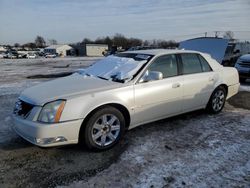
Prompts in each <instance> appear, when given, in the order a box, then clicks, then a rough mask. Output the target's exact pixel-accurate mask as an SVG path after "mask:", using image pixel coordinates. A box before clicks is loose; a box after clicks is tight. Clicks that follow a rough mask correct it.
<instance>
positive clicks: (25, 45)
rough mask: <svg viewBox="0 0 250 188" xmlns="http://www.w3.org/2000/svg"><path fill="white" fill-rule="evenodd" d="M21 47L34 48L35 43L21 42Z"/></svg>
mask: <svg viewBox="0 0 250 188" xmlns="http://www.w3.org/2000/svg"><path fill="white" fill-rule="evenodd" d="M22 47H28V48H31V49H34V48H36V44H35V43H33V42H29V43H26V44H23V45H22Z"/></svg>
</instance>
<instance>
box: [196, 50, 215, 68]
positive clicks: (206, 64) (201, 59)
mask: <svg viewBox="0 0 250 188" xmlns="http://www.w3.org/2000/svg"><path fill="white" fill-rule="evenodd" d="M197 56H198V57H199V60H200V62H201V67H202V71H203V72H209V71H212V69H211V67H210V66H209V64H208V62H207V61H206V60H205V58H204V57H202V56H201V55H199V54H197Z"/></svg>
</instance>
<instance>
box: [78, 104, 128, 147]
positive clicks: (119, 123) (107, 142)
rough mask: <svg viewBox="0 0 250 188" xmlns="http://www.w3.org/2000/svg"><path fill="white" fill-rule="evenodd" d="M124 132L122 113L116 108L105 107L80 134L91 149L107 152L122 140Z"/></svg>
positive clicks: (94, 115)
mask: <svg viewBox="0 0 250 188" xmlns="http://www.w3.org/2000/svg"><path fill="white" fill-rule="evenodd" d="M124 130H125V119H124V116H123V115H122V113H121V112H120V111H119V110H117V109H116V108H114V107H105V108H102V109H100V110H98V111H97V112H95V113H94V114H93V115H92V116H91V117H90V119H89V120H88V121H87V123H86V126H85V128H84V129H83V131H84V132H81V133H80V134H81V136H82V137H83V140H84V142H85V144H86V146H87V147H88V148H89V149H93V150H105V149H109V148H111V147H112V146H114V145H115V144H116V143H117V142H118V141H119V140H120V138H121V137H122V135H123V133H124Z"/></svg>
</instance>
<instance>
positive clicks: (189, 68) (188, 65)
mask: <svg viewBox="0 0 250 188" xmlns="http://www.w3.org/2000/svg"><path fill="white" fill-rule="evenodd" d="M181 59H182V66H183V74H192V73H198V72H202V69H201V63H200V60H199V58H198V56H197V55H196V54H181Z"/></svg>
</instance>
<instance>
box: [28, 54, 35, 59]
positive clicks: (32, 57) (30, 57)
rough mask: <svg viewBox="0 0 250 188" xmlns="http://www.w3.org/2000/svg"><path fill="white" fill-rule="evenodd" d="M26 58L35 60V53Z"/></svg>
mask: <svg viewBox="0 0 250 188" xmlns="http://www.w3.org/2000/svg"><path fill="white" fill-rule="evenodd" d="M27 58H28V59H35V58H37V55H36V54H35V53H28V54H27Z"/></svg>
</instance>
